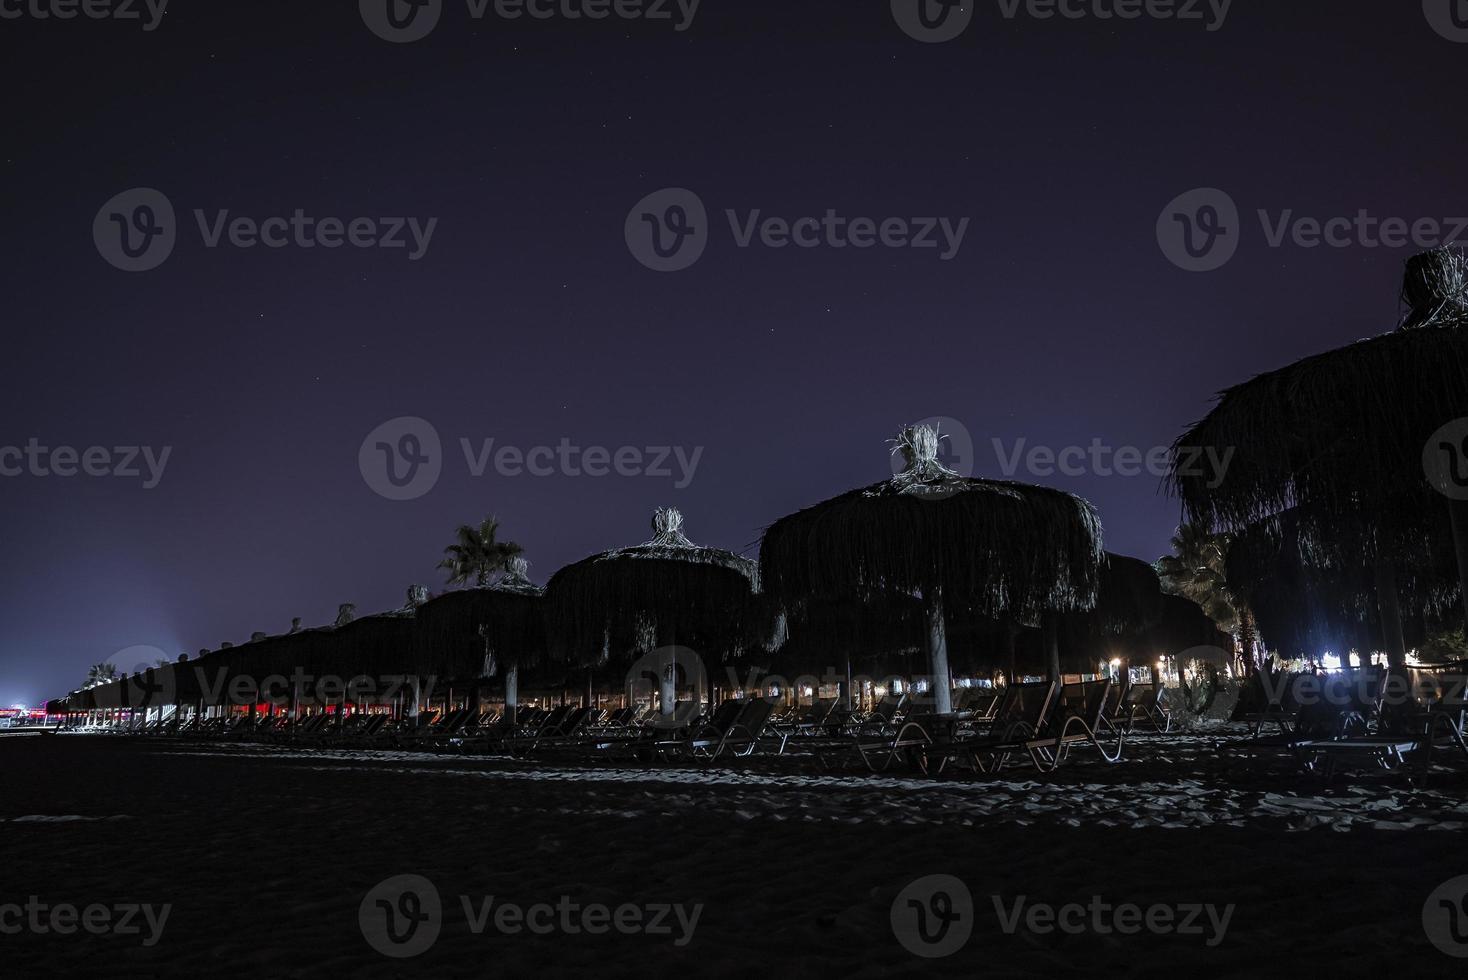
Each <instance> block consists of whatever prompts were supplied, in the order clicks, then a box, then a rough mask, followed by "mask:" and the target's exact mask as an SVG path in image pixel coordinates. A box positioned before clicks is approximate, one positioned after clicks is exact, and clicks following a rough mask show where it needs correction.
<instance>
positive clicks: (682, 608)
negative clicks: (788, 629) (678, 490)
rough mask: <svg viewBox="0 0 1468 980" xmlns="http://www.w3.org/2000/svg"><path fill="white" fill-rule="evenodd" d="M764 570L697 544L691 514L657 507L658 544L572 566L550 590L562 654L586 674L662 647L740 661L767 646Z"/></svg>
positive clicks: (549, 607)
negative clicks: (760, 594)
mask: <svg viewBox="0 0 1468 980" xmlns="http://www.w3.org/2000/svg"><path fill="white" fill-rule="evenodd" d="M757 582H758V569H757V566H756V565H755V563H754V562H752V561H750V560H749V559H748V558H744V557H742V556H740V555H736V554H734V553H733V552H730V551H724V550H722V549H720V548H706V547H701V546H699V545H696V544H694V543H693V542H692V541H690V540H689V539H688V538H687V537H686V536H685V535H684V533H683V515H682V514H680V513H679V512H678V511H677V510H676V509H673V508H659V509H658V510H657V511H656V513H655V514H654V515H653V537H652V538H651V539H650V540H648V541H646V542H644V543H642V544H639V545H634V546H632V547H629V548H619V549H616V550H614V551H608V552H604V553H602V554H598V555H593V556H591V557H590V558H585V559H583V560H581V561H579V562H576V563H575V564H572V565H567V566H566V567H565V568H562V569H561V570H560V571H558V572H556V573H555V575H553V576H551V579H550V582H549V583H547V585H546V616H547V626H548V629H549V631H550V634H551V644H552V647H553V649H554V650H555V651H556V653H557V654H558V656H559V657H560V658H561V659H563V660H566V661H568V662H571V663H574V664H579V665H582V666H602V665H605V664H607V663H609V662H612V661H625V660H630V659H632V658H634V657H636V656H637V655H640V654H645V653H649V652H651V651H653V650H655V649H658V648H660V647H668V646H673V645H675V644H677V645H682V646H685V647H690V648H692V649H694V650H696V651H698V653H699V654H700V655H701V656H706V657H714V658H717V659H722V660H730V659H735V658H737V657H739V656H741V655H743V654H744V653H745V652H746V651H747V650H750V649H753V648H755V647H757V646H759V645H760V643H761V641H762V639H764V640H767V639H768V634H769V633H770V632H771V625H770V623H769V621H768V616H767V614H765V612H764V607H763V604H761V603H758V602H756V601H755V599H754V596H755V590H756V587H757Z"/></svg>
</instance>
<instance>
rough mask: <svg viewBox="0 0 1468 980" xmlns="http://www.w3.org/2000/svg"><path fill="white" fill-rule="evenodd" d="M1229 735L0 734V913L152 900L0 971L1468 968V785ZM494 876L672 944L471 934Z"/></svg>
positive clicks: (1007, 972)
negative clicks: (272, 742)
mask: <svg viewBox="0 0 1468 980" xmlns="http://www.w3.org/2000/svg"><path fill="white" fill-rule="evenodd" d="M1236 741H1237V738H1236V736H1221V735H1209V736H1172V737H1156V736H1152V737H1143V738H1141V739H1139V740H1138V741H1137V742H1136V743H1135V744H1133V745H1129V746H1128V751H1127V757H1126V761H1125V762H1124V763H1123V764H1121V765H1118V766H1110V767H1108V766H1101V765H1099V764H1097V763H1095V762H1092V761H1088V760H1086V759H1084V758H1078V759H1077V760H1076V763H1075V764H1074V765H1072V766H1070V767H1068V768H1065V769H1062V770H1061V771H1060V772H1059V773H1057V774H1054V775H1051V776H1044V777H1040V776H1036V775H1034V774H1033V773H1024V772H1019V773H1014V774H1011V775H1008V776H1006V778H1003V779H998V780H987V781H979V780H975V779H974V778H972V777H969V776H958V777H953V778H940V779H936V780H935V779H927V778H912V777H907V776H870V775H866V774H863V773H859V772H857V771H855V770H854V769H853V770H850V771H836V772H831V771H822V770H821V769H820V768H818V767H817V766H816V765H815V764H814V761H813V760H810V759H804V758H802V757H801V756H800V755H799V754H797V756H796V757H795V758H793V759H789V760H780V761H777V762H774V763H768V762H767V763H750V764H745V765H739V766H727V765H720V766H717V767H714V768H711V769H705V768H698V767H685V768H651V769H650V768H643V767H640V766H633V765H628V764H626V763H620V764H618V763H590V764H583V763H570V762H560V761H557V762H555V763H552V762H549V761H546V760H534V759H533V760H530V761H528V762H527V761H514V760H505V759H483V758H473V757H463V756H453V755H444V756H435V755H427V754H421V753H410V752H393V751H350V750H298V749H291V748H288V747H281V746H268V745H250V744H231V743H223V744H221V743H188V742H180V741H166V740H140V739H124V738H117V737H105V736H98V737H69V736H59V737H52V738H43V739H14V740H7V741H5V742H3V743H0V771H3V773H4V777H5V778H4V781H3V785H4V792H3V793H0V905H3V904H4V903H7V902H8V903H24V902H25V901H26V900H27V898H28V897H29V896H32V895H35V896H37V897H38V899H39V900H40V901H42V902H46V903H48V904H58V903H69V904H72V905H76V906H78V907H85V906H87V905H89V904H96V903H102V904H106V905H109V906H116V907H121V906H124V905H129V904H138V905H141V904H144V903H147V904H149V905H153V906H161V905H163V904H164V903H167V904H168V905H169V906H170V913H169V917H168V919H167V922H166V925H165V927H164V928H163V929H162V931H161V932H160V933H159V934H158V938H157V941H156V943H155V944H153V945H151V946H145V945H144V944H143V941H142V937H139V936H120V935H110V934H109V935H89V934H86V933H84V932H78V933H77V934H75V935H68V936H61V935H55V934H50V933H48V934H45V935H38V934H36V933H35V932H33V931H31V930H29V929H26V930H22V931H21V933H20V934H18V935H0V962H3V963H4V964H5V965H4V966H3V967H0V975H4V976H7V977H8V976H22V975H29V974H28V971H30V970H37V971H40V972H39V974H38V975H47V976H72V975H82V974H87V975H107V976H114V977H116V976H138V977H147V976H214V975H221V976H233V975H246V974H248V975H255V976H270V977H308V976H309V977H319V976H323V975H341V976H352V977H378V976H382V977H392V976H421V975H425V974H426V975H435V976H442V977H487V976H500V975H509V974H516V975H519V974H527V973H534V974H537V975H541V976H579V977H588V976H595V977H623V976H626V977H633V976H636V977H661V976H680V975H681V976H689V977H693V976H699V977H702V976H712V977H749V976H751V975H753V976H768V977H784V976H804V977H813V978H814V977H828V976H829V977H834V976H841V977H879V976H933V975H938V976H975V975H983V976H1048V977H1058V976H1066V975H1070V974H1071V973H1073V972H1080V971H1083V970H1084V971H1085V972H1087V973H1108V974H1115V975H1121V976H1136V977H1164V976H1165V977H1176V976H1178V975H1180V974H1182V975H1191V976H1193V977H1259V976H1267V975H1286V974H1294V975H1302V976H1310V975H1313V974H1315V973H1323V972H1325V971H1326V970H1331V971H1332V972H1334V973H1336V974H1337V975H1340V976H1364V975H1368V974H1374V975H1377V976H1380V975H1382V974H1383V973H1387V972H1390V973H1391V974H1392V975H1394V976H1397V977H1417V976H1422V977H1432V976H1450V975H1451V976H1461V975H1462V971H1463V967H1464V965H1465V964H1468V960H1462V959H1453V958H1451V957H1449V956H1447V955H1446V954H1445V953H1443V952H1441V951H1439V949H1438V948H1435V947H1434V945H1433V944H1432V943H1430V942H1429V939H1428V936H1427V934H1426V932H1425V931H1424V927H1423V908H1424V903H1425V902H1427V900H1428V898H1429V895H1430V894H1431V893H1433V891H1434V889H1436V888H1438V886H1439V885H1441V884H1443V883H1444V882H1445V881H1447V880H1448V879H1451V878H1454V877H1455V876H1458V875H1464V874H1468V858H1464V857H1463V855H1464V854H1465V848H1464V844H1465V840H1464V835H1463V834H1462V830H1463V829H1464V828H1468V781H1465V780H1464V778H1463V777H1461V776H1458V775H1455V774H1451V773H1444V774H1442V775H1441V776H1440V777H1439V778H1437V779H1435V780H1434V781H1433V782H1432V783H1430V784H1429V785H1428V787H1427V788H1420V787H1414V786H1412V785H1411V784H1410V783H1409V782H1408V781H1407V780H1405V779H1404V778H1402V777H1401V776H1386V777H1384V778H1383V777H1376V776H1351V777H1348V778H1344V779H1338V780H1336V781H1334V782H1332V783H1331V784H1330V785H1324V784H1322V783H1321V782H1319V781H1318V780H1314V779H1311V778H1305V777H1302V776H1300V775H1299V774H1298V773H1296V772H1294V771H1292V770H1291V769H1290V768H1289V767H1288V766H1281V767H1275V766H1270V765H1261V764H1257V763H1253V762H1250V761H1248V760H1247V759H1242V760H1241V759H1238V758H1229V757H1228V756H1227V755H1220V752H1219V747H1220V745H1221V744H1226V743H1232V742H1236ZM935 874H947V875H952V876H955V877H957V878H958V879H960V880H961V881H962V882H963V883H964V885H966V886H967V888H968V889H969V892H970V894H971V895H972V907H971V913H970V920H971V921H970V922H969V925H970V926H971V928H972V935H971V937H970V938H969V939H968V941H967V943H966V944H965V945H963V946H962V948H960V949H959V950H958V951H957V952H954V953H953V954H952V955H949V956H945V957H942V958H936V959H923V958H919V957H917V956H915V955H914V954H913V953H912V952H910V951H909V950H908V949H907V948H905V947H904V946H903V945H902V944H901V943H900V942H899V941H898V939H897V938H896V937H895V936H894V931H893V918H892V910H893V906H894V900H896V899H897V898H898V896H899V893H901V892H903V890H904V888H906V887H907V886H908V885H909V884H911V883H912V882H913V881H914V880H915V879H919V878H922V877H924V876H928V875H935ZM399 875H418V876H422V877H423V878H425V879H427V880H428V881H429V882H431V883H432V886H433V888H434V889H435V890H436V892H437V894H438V895H439V896H440V899H441V903H442V914H441V916H440V917H439V918H438V920H437V921H436V925H437V927H438V929H439V931H438V934H437V938H436V940H435V941H433V942H432V943H431V945H429V946H428V947H427V948H426V949H425V951H424V952H422V953H421V954H419V955H417V956H415V957H413V958H411V959H393V958H389V957H387V956H384V955H382V954H380V953H379V952H377V951H376V950H375V949H374V948H373V947H372V946H371V945H369V942H368V939H367V938H366V937H365V935H364V929H363V925H362V922H363V920H362V918H361V915H360V914H359V913H360V912H361V907H362V905H363V901H364V898H367V897H368V894H369V892H370V891H372V889H373V888H374V887H375V886H377V885H378V884H379V883H380V882H382V881H383V880H384V879H388V878H392V877H394V876H399ZM489 896H494V902H495V903H498V904H504V903H512V904H514V905H518V906H520V907H522V908H527V907H530V906H533V905H536V904H538V903H544V904H548V905H556V904H557V903H561V904H562V905H564V904H565V903H567V902H573V903H575V904H576V905H577V906H578V907H584V906H588V905H604V906H606V907H608V908H609V909H615V908H617V907H618V906H625V905H636V906H638V907H639V908H642V909H652V908H654V907H657V906H675V905H676V906H681V907H683V908H684V910H685V911H690V910H692V909H693V907H694V906H695V905H697V906H701V907H702V908H701V911H700V912H699V913H698V919H697V921H696V925H695V927H694V928H693V929H692V930H691V931H687V934H686V935H681V934H680V933H679V931H678V930H677V929H674V930H673V931H672V934H668V935H663V934H659V935H648V934H645V933H637V934H616V933H615V932H611V933H608V934H605V935H589V934H587V933H585V932H568V931H567V930H565V929H557V930H555V931H552V932H550V933H549V934H546V935H535V934H530V933H528V932H525V931H521V932H519V933H518V934H513V935H511V934H506V933H503V932H499V931H497V930H496V929H495V927H494V925H493V924H492V923H491V924H490V925H489V926H488V927H487V928H485V929H484V930H483V931H481V932H479V933H478V934H476V933H475V932H474V931H473V928H472V926H473V921H472V914H471V913H472V910H473V909H475V908H481V909H482V908H483V903H484V901H485V900H486V899H488V897H489ZM994 896H998V899H997V900H996V899H995V898H994ZM1093 896H1094V897H1096V898H1094V899H1093ZM1021 898H1023V900H1024V901H1025V902H1026V903H1030V904H1033V903H1035V902H1040V903H1045V904H1050V905H1055V906H1061V905H1065V904H1067V903H1081V904H1086V903H1093V902H1094V901H1097V900H1099V901H1101V902H1104V903H1106V904H1107V905H1110V906H1115V905H1120V904H1126V903H1131V904H1135V905H1137V906H1139V907H1142V908H1146V907H1148V906H1152V905H1166V906H1169V907H1176V908H1179V909H1181V908H1183V907H1186V906H1193V905H1199V906H1201V905H1212V906H1214V907H1215V908H1216V909H1220V910H1221V909H1224V908H1225V907H1227V906H1230V905H1231V906H1233V911H1232V913H1231V918H1230V919H1229V922H1228V926H1227V930H1226V932H1225V933H1224V934H1223V935H1222V936H1221V938H1218V937H1216V936H1215V937H1210V936H1209V935H1208V934H1189V935H1180V934H1176V933H1166V934H1153V933H1150V932H1148V931H1146V930H1143V931H1142V932H1140V933H1138V934H1136V935H1121V934H1118V933H1116V932H1105V931H1104V930H1100V929H1095V928H1088V929H1086V930H1084V931H1080V932H1078V933H1076V934H1066V933H1059V932H1048V933H1039V932H1034V931H1030V930H1027V929H1026V928H1024V927H1023V926H1021V927H1020V928H1018V929H1017V930H1015V931H1013V932H1005V931H1003V929H1002V927H1001V924H1000V918H1001V915H1000V912H999V910H998V909H999V907H1002V908H1012V907H1013V905H1014V903H1015V902H1016V901H1018V900H1020V899H1021ZM466 899H467V901H468V906H467V909H468V911H466V906H465V904H464V903H465V900H466ZM925 900H926V899H925ZM996 901H997V902H998V903H999V906H998V907H996ZM899 904H900V903H899ZM493 907H494V906H493V905H491V908H493ZM933 908H936V906H933ZM369 914H370V913H369ZM644 914H649V913H644ZM668 918H669V921H673V915H672V913H669V916H668ZM680 938H682V939H683V940H684V942H683V944H682V945H679V944H678V943H677V941H676V940H678V939H680ZM1210 938H1214V939H1216V944H1214V945H1209V940H1210ZM1464 952H1468V949H1465V950H1464Z"/></svg>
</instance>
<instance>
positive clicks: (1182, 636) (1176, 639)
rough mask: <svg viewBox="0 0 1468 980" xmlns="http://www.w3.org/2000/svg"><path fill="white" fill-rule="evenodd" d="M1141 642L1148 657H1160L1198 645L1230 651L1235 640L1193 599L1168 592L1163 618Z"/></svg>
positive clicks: (1147, 632)
mask: <svg viewBox="0 0 1468 980" xmlns="http://www.w3.org/2000/svg"><path fill="white" fill-rule="evenodd" d="M1140 644H1141V646H1142V648H1143V649H1144V650H1146V651H1147V656H1149V657H1157V656H1162V655H1167V656H1177V655H1178V654H1180V653H1184V652H1186V651H1188V650H1191V649H1193V648H1194V647H1214V648H1216V649H1219V650H1225V651H1227V650H1229V649H1231V648H1232V645H1233V640H1232V639H1231V638H1230V637H1229V635H1228V634H1227V633H1225V632H1223V631H1222V630H1220V629H1219V628H1218V624H1217V623H1215V622H1214V621H1213V620H1212V619H1211V618H1210V617H1209V616H1208V614H1207V613H1205V612H1204V611H1203V607H1202V606H1200V605H1198V604H1197V603H1196V602H1194V601H1193V600H1191V599H1184V598H1183V597H1182V596H1177V595H1164V596H1163V597H1162V615H1161V618H1160V619H1158V621H1157V623H1156V624H1154V625H1153V626H1152V627H1151V628H1149V629H1148V630H1146V631H1145V632H1144V633H1143V634H1142V637H1141V640H1140ZM1139 666H1140V665H1139Z"/></svg>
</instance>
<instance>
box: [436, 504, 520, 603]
mask: <svg viewBox="0 0 1468 980" xmlns="http://www.w3.org/2000/svg"><path fill="white" fill-rule="evenodd" d="M499 529H500V522H499V520H498V518H495V517H486V518H485V519H484V520H482V521H480V522H479V526H478V527H474V526H473V525H471V524H461V525H460V526H459V529H458V530H457V531H456V532H454V533H455V536H456V537H457V538H458V540H457V541H456V542H455V543H453V544H451V545H449V546H448V547H447V548H445V549H444V550H443V551H444V556H445V557H444V559H443V561H441V562H439V563H438V567H439V568H442V569H444V570H445V571H446V572H448V574H449V585H463V584H465V583H466V582H469V581H471V580H472V581H473V582H474V584H475V585H476V586H477V587H479V588H481V589H484V588H488V587H489V585H490V583H491V581H492V580H493V578H494V575H495V573H496V572H503V571H505V570H506V569H507V568H508V567H509V563H510V559H512V558H516V557H518V556H519V555H520V554H522V553H523V552H524V551H525V549H524V548H522V547H520V546H519V545H518V544H516V543H515V542H513V541H499V540H497V538H498V535H499Z"/></svg>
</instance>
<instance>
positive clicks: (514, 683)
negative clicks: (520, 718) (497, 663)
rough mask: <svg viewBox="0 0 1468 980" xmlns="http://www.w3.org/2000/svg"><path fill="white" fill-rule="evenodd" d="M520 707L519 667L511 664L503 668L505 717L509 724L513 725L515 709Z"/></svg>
mask: <svg viewBox="0 0 1468 980" xmlns="http://www.w3.org/2000/svg"><path fill="white" fill-rule="evenodd" d="M519 707H520V665H519V664H517V663H511V664H510V665H509V666H507V667H506V668H505V716H506V717H507V718H509V719H510V724H512V725H513V724H514V723H515V714H516V709H518V708H519Z"/></svg>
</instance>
